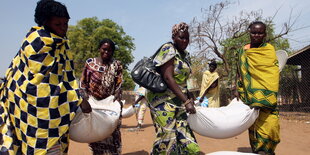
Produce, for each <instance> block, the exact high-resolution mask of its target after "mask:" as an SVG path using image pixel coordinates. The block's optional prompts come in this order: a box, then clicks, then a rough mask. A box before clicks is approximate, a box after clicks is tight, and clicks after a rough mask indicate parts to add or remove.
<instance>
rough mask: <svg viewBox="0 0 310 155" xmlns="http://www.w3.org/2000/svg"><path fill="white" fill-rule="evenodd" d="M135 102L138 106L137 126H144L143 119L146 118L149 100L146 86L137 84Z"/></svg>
mask: <svg viewBox="0 0 310 155" xmlns="http://www.w3.org/2000/svg"><path fill="white" fill-rule="evenodd" d="M134 91H135V93H136V94H135V102H134V103H133V105H134V106H137V107H138V108H137V111H138V112H137V113H136V118H137V120H138V125H137V128H138V129H140V128H142V125H143V120H144V114H145V112H146V108H147V100H146V98H145V93H146V89H145V88H144V87H141V86H139V85H136V86H135V90H134Z"/></svg>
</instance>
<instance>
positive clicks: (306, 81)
mask: <svg viewBox="0 0 310 155" xmlns="http://www.w3.org/2000/svg"><path fill="white" fill-rule="evenodd" d="M286 64H288V65H298V66H300V75H301V80H300V85H299V89H300V90H301V91H300V96H301V102H302V103H303V104H305V105H310V91H309V88H310V45H308V46H306V47H304V48H302V49H300V50H298V51H297V52H295V53H294V54H292V55H290V56H289V58H288V60H287V63H286Z"/></svg>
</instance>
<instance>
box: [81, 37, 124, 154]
mask: <svg viewBox="0 0 310 155" xmlns="http://www.w3.org/2000/svg"><path fill="white" fill-rule="evenodd" d="M114 51H115V44H114V42H113V41H112V40H110V39H103V40H102V41H101V42H100V43H99V56H98V57H96V58H89V59H88V60H86V64H85V67H84V71H83V73H82V77H81V87H82V88H84V89H85V91H86V93H87V94H88V95H91V96H93V97H94V98H95V99H97V100H102V99H105V98H107V97H109V96H110V95H114V96H115V98H114V100H118V101H119V102H121V85H122V79H123V76H122V70H123V67H122V65H121V62H120V61H117V60H114V59H113V53H114ZM120 125H121V122H119V125H118V127H117V129H116V130H115V131H114V132H113V133H112V135H111V136H110V137H108V138H106V139H104V140H102V141H98V142H94V143H90V144H89V146H90V148H91V150H92V151H93V154H95V155H99V154H121V132H120Z"/></svg>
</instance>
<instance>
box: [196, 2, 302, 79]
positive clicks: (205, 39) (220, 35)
mask: <svg viewBox="0 0 310 155" xmlns="http://www.w3.org/2000/svg"><path fill="white" fill-rule="evenodd" d="M231 4H232V3H231V2H229V1H225V2H220V3H217V4H215V5H211V6H210V7H209V8H208V9H201V11H202V18H201V20H198V19H197V18H194V19H193V20H192V22H191V24H190V27H191V28H190V31H191V37H192V38H191V40H192V44H193V46H194V47H196V49H197V51H196V52H197V55H198V57H201V56H202V57H206V56H207V57H208V58H206V59H214V58H218V59H220V60H221V61H223V64H224V68H225V73H224V74H223V75H225V76H228V74H229V73H230V72H231V70H232V69H231V68H230V67H231V65H230V64H229V62H228V61H230V60H231V55H230V54H227V52H229V51H232V50H235V49H239V48H240V47H242V46H243V45H244V43H246V42H245V41H247V35H246V34H247V29H248V25H249V24H250V22H252V21H255V20H262V21H264V22H265V23H266V24H267V27H272V29H270V30H268V32H269V34H273V35H269V38H267V42H272V41H274V40H276V39H277V38H283V36H285V35H287V34H288V33H289V32H292V31H296V30H299V29H302V28H298V29H297V28H296V29H293V26H294V25H295V23H296V21H297V17H296V18H295V19H294V20H292V18H291V17H292V16H291V15H292V11H291V14H290V16H289V19H288V20H287V22H285V23H284V24H283V27H282V31H280V33H279V34H274V29H273V19H274V17H275V16H276V14H277V11H278V10H277V11H276V12H275V14H274V16H273V17H268V18H263V17H262V10H258V11H251V12H244V11H241V12H240V14H239V15H238V16H234V17H233V18H230V19H223V14H224V13H223V12H224V10H225V9H226V8H228V6H229V5H231ZM235 39H239V40H238V41H235ZM240 40H243V41H240ZM277 41H278V40H277ZM227 56H229V57H227Z"/></svg>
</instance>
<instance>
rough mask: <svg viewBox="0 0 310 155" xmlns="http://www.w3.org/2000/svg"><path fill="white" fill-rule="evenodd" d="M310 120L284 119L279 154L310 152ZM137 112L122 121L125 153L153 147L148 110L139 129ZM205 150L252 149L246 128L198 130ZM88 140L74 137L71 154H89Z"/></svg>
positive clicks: (142, 152) (140, 154) (140, 153)
mask: <svg viewBox="0 0 310 155" xmlns="http://www.w3.org/2000/svg"><path fill="white" fill-rule="evenodd" d="M309 121H310V120H308V122H307V121H303V122H300V121H294V120H286V119H281V143H280V144H279V145H278V147H277V149H276V154H278V155H307V154H309V152H310V123H309ZM136 123H137V122H136V119H135V116H132V117H130V118H125V119H123V121H122V124H123V125H122V128H121V132H122V144H123V151H122V154H124V155H147V154H149V153H150V150H151V148H152V144H153V140H154V136H155V132H154V127H153V124H152V120H151V118H150V113H149V110H148V111H147V113H146V115H145V124H144V126H143V128H142V129H141V130H136V129H135V128H134V127H135V126H136ZM196 138H197V141H198V144H199V146H200V149H201V152H202V153H203V154H207V153H211V152H215V151H238V152H251V150H250V146H249V142H248V133H247V131H246V132H244V133H242V134H241V135H238V136H236V137H233V138H229V139H212V138H208V137H203V136H200V135H198V134H196ZM90 154H91V152H90V151H89V149H88V146H87V144H82V143H76V142H74V141H71V143H70V147H69V155H90Z"/></svg>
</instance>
